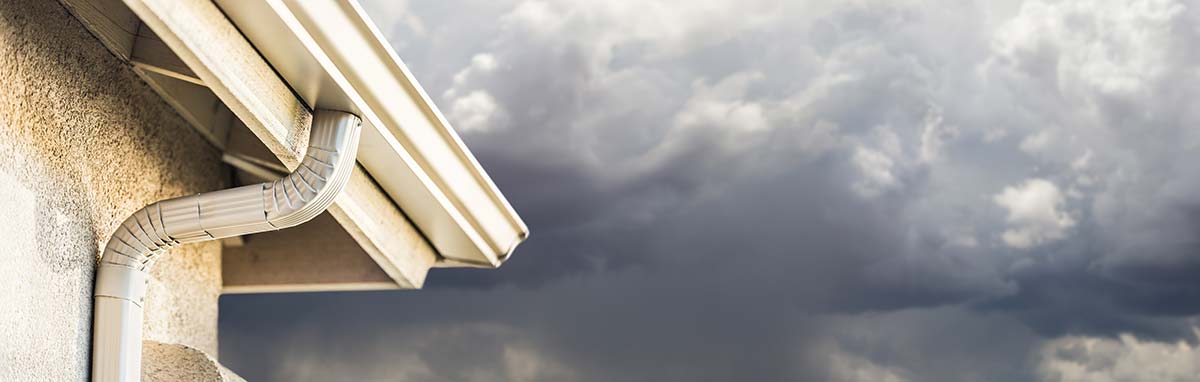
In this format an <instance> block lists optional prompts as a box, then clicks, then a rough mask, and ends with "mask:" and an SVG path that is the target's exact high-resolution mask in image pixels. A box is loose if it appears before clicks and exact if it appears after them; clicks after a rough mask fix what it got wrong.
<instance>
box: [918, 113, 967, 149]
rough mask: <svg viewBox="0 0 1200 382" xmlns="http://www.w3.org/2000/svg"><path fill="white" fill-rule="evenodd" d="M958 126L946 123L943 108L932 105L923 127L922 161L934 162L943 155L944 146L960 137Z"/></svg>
mask: <svg viewBox="0 0 1200 382" xmlns="http://www.w3.org/2000/svg"><path fill="white" fill-rule="evenodd" d="M958 134H959V131H958V128H957V127H955V126H952V125H947V124H946V123H945V117H944V116H943V114H942V109H941V108H940V107H937V106H930V107H929V110H928V111H926V113H925V121H924V127H923V128H922V129H921V153H920V155H921V157H920V159H921V161H922V162H932V161H934V160H937V159H938V158H939V157H941V155H942V150H943V148H944V146H945V145H946V144H947V143H949V142H950V141H952V140H954V139H955V138H958Z"/></svg>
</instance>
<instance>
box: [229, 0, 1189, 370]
mask: <svg viewBox="0 0 1200 382" xmlns="http://www.w3.org/2000/svg"><path fill="white" fill-rule="evenodd" d="M364 7H365V8H366V9H367V10H368V11H369V13H370V14H371V16H372V18H373V19H374V20H375V21H376V23H377V24H379V25H380V28H381V29H382V31H383V32H384V34H386V35H387V36H388V38H389V39H390V41H391V42H392V44H393V45H394V47H395V48H396V51H397V52H398V53H399V54H400V56H401V57H403V58H404V59H405V61H406V63H407V64H408V65H409V67H410V68H411V69H412V71H413V72H414V73H415V74H416V76H417V77H418V79H419V80H420V82H421V83H422V84H423V85H424V86H425V88H426V90H428V91H429V93H430V94H431V96H432V97H433V98H434V100H435V102H437V103H438V105H439V106H440V108H441V109H442V111H443V112H444V113H446V115H447V116H448V117H449V118H450V119H451V121H452V122H453V124H454V125H455V127H456V128H457V130H458V131H459V132H460V134H462V136H463V138H464V140H465V141H466V142H467V144H468V145H469V146H470V148H471V150H472V151H473V152H474V153H475V154H476V156H478V158H479V160H480V162H482V164H483V166H484V167H485V168H486V169H487V170H488V172H489V173H490V174H491V176H492V177H493V178H494V179H495V180H496V182H497V183H498V185H499V186H500V188H501V189H502V190H503V191H504V193H505V194H506V196H507V197H508V198H509V200H511V201H512V203H513V205H514V206H515V208H516V209H517V211H518V212H519V213H521V215H522V216H523V217H524V218H525V220H526V222H528V224H529V226H530V228H531V230H532V232H533V234H532V236H531V239H530V240H529V241H528V242H526V243H525V244H524V245H523V246H522V247H520V248H519V249H518V251H517V253H516V254H515V255H514V257H513V259H512V260H511V261H509V262H508V263H507V264H505V266H504V267H503V268H501V269H499V270H445V269H440V270H435V271H434V272H432V273H431V275H430V277H429V284H428V286H427V288H426V289H425V290H423V291H418V292H411V291H410V292H370V293H325V294H308V295H267V296H227V297H224V298H223V300H222V303H221V328H220V330H221V333H222V337H221V358H222V361H223V362H224V363H225V364H226V365H227V366H229V367H231V368H232V369H234V370H236V371H238V372H239V373H240V374H242V375H243V376H245V377H247V378H248V379H249V380H251V381H325V380H358V381H513V382H517V381H581V382H590V381H864V382H865V381H872V382H876V381H880V382H899V381H914V382H916V381H1082V380H1087V381H1148V380H1154V381H1172V380H1195V379H1196V378H1197V376H1200V348H1197V346H1200V345H1198V344H1197V340H1198V338H1197V333H1198V330H1200V329H1197V328H1200V326H1198V325H1200V321H1198V320H1197V317H1200V316H1197V315H1198V314H1200V107H1197V104H1196V102H1197V100H1200V3H1198V2H1196V1H1195V0H1121V1H1118V0H1072V1H1066V0H1024V1H1018V0H1013V1H988V0H977V1H962V0H944V1H943V0H929V1H911V0H886V1H885V0H854V1H843V0H813V1H761V0H695V1H649V0H628V1H627V0H606V1H592V0H561V1H538V0H506V1H496V0H456V1H411V2H396V1H365V0H364Z"/></svg>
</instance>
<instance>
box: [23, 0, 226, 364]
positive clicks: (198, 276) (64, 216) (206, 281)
mask: <svg viewBox="0 0 1200 382" xmlns="http://www.w3.org/2000/svg"><path fill="white" fill-rule="evenodd" d="M225 179H227V177H226V175H225V173H224V172H223V170H222V167H221V166H220V164H219V161H218V153H217V152H216V151H215V149H213V148H212V147H210V146H209V145H208V144H207V143H206V141H205V140H204V139H202V138H201V137H200V136H199V135H198V134H197V133H196V132H194V131H193V130H192V129H191V128H190V127H189V126H188V125H187V124H186V123H185V122H184V121H183V120H182V119H181V118H180V117H178V116H177V115H176V114H175V113H174V111H172V109H171V108H170V107H168V106H167V105H166V104H165V103H164V102H163V101H162V100H160V99H159V98H158V97H157V96H156V95H155V94H154V93H153V92H152V91H151V90H150V89H149V88H148V87H147V86H146V85H144V84H143V83H142V82H141V81H140V80H139V79H138V77H137V76H136V75H134V73H133V72H132V71H131V70H130V69H129V68H128V67H126V66H125V65H124V64H122V63H120V62H119V61H118V60H117V59H116V58H115V57H113V56H112V55H111V53H109V52H108V51H107V50H105V49H104V47H103V46H101V44H100V43H99V42H98V41H97V40H96V39H95V38H94V37H93V36H91V35H90V34H89V33H88V32H87V31H86V30H85V29H84V28H83V27H82V26H81V25H80V24H79V22H78V21H76V20H75V19H74V18H72V17H71V15H70V14H68V13H67V11H66V10H65V9H63V7H62V5H60V4H59V3H58V2H55V1H45V0H16V1H14V0H6V1H0V219H2V221H0V256H2V258H0V381H84V380H87V375H88V365H89V360H88V357H89V351H90V342H91V338H90V337H91V290H92V275H93V272H94V267H95V261H96V256H97V255H98V253H99V251H98V249H99V248H101V247H102V246H103V245H104V244H105V241H106V240H107V239H108V235H109V234H110V233H111V231H112V230H113V229H114V228H115V227H116V226H117V224H118V223H120V222H121V221H122V220H123V219H124V218H125V217H126V216H127V215H129V214H130V213H132V212H133V211H136V210H137V209H138V208H141V207H142V206H144V205H145V204H147V203H150V202H152V201H155V200H158V199H163V198H168V197H173V196H179V195H186V194H190V193H195V192H200V191H208V190H214V189H219V188H222V187H224V186H225ZM220 251H221V248H220V245H219V244H216V243H207V244H202V245H192V246H186V247H183V248H180V249H176V250H174V251H173V252H172V253H171V254H169V255H168V256H166V258H164V259H163V260H161V261H160V262H159V263H158V265H156V266H155V268H154V272H153V273H154V276H155V277H156V279H155V281H154V282H153V283H152V285H151V288H150V293H149V296H148V302H147V309H146V310H147V314H146V325H145V328H146V338H147V339H150V340H156V341H159V342H166V343H181V344H185V345H188V346H191V347H194V348H197V349H200V350H203V351H206V352H208V353H209V354H211V355H213V356H215V352H216V348H217V346H216V325H217V320H216V315H217V297H218V294H219V292H220V286H221V282H220V280H221V279H220V260H221V256H220Z"/></svg>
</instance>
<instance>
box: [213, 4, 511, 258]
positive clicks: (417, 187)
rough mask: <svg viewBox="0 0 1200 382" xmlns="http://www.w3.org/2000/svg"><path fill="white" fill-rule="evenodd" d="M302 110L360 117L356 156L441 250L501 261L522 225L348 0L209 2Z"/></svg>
mask: <svg viewBox="0 0 1200 382" xmlns="http://www.w3.org/2000/svg"><path fill="white" fill-rule="evenodd" d="M216 3H217V5H218V6H219V7H220V8H221V10H222V11H223V12H225V14H226V15H227V16H228V17H229V18H230V20H231V21H232V22H233V23H234V25H236V26H237V27H238V29H239V30H240V31H241V32H242V34H243V35H245V37H246V38H247V39H248V40H249V41H250V42H251V44H252V45H253V46H254V47H255V48H256V49H257V50H258V51H259V53H260V54H262V56H263V57H264V58H265V59H266V60H267V62H268V63H269V64H270V65H271V66H272V67H273V68H274V70H275V71H276V72H277V73H278V74H279V75H280V76H281V77H282V78H283V79H284V80H285V81H286V82H287V84H288V85H289V86H290V87H291V88H292V90H293V91H294V92H295V93H296V95H297V96H298V97H300V98H301V99H302V100H303V101H304V102H305V103H306V104H307V105H308V106H309V108H326V109H337V110H345V111H350V112H352V113H355V114H357V115H359V116H360V117H361V118H362V119H363V121H364V126H363V132H362V143H361V145H360V147H359V156H358V160H359V162H360V164H361V166H362V168H363V169H365V170H366V171H367V172H368V173H369V174H370V176H371V178H373V179H374V180H375V182H377V183H378V184H379V186H380V187H381V188H382V189H383V190H384V192H385V193H386V194H387V195H388V196H389V197H390V198H391V199H392V200H393V201H394V202H395V203H396V205H398V206H399V207H400V209H401V210H403V211H404V213H405V214H406V215H407V216H408V218H409V219H410V220H411V221H412V222H413V224H414V225H415V226H416V227H417V228H418V229H419V230H420V231H421V232H422V233H423V234H424V235H425V237H426V238H427V239H428V240H429V242H430V244H431V245H432V246H433V247H434V248H435V249H436V250H437V252H438V253H439V254H440V255H441V256H442V259H441V261H439V264H438V265H440V266H482V267H496V266H499V265H500V264H501V263H502V262H503V261H504V260H505V259H506V258H507V257H508V255H510V254H511V253H512V251H513V249H514V248H515V247H516V245H517V244H519V243H520V242H521V241H522V240H524V239H525V238H526V237H527V236H528V232H529V231H528V228H527V227H526V226H525V224H524V222H522V220H521V218H520V217H519V216H518V215H517V214H516V212H515V211H514V210H513V208H512V206H511V205H510V204H509V203H508V201H507V200H506V199H505V198H504V196H503V195H502V194H501V193H500V191H499V189H497V188H496V186H495V184H494V183H493V182H492V180H491V178H489V177H488V175H487V173H486V172H485V171H484V170H483V169H482V167H480V165H479V163H478V161H477V160H476V159H475V157H474V156H473V155H472V154H471V152H470V151H469V150H467V148H466V146H465V145H464V144H463V142H462V140H461V139H460V138H459V136H458V134H456V133H455V132H454V130H453V129H452V128H451V127H450V124H449V123H448V122H447V121H446V119H445V117H444V116H443V115H442V113H441V112H440V111H438V109H437V107H436V106H435V105H434V104H433V102H432V101H431V100H430V99H429V96H428V95H427V94H426V93H425V91H424V90H423V89H422V88H421V86H420V84H418V83H417V81H416V80H415V79H414V78H413V75H412V73H410V72H409V70H408V68H407V67H405V65H404V63H403V62H402V61H401V60H400V58H399V57H398V56H397V55H396V53H395V52H394V51H393V50H392V48H391V47H390V45H388V43H387V41H386V39H384V38H383V36H382V34H381V33H380V32H379V30H378V29H377V28H376V26H375V24H374V23H372V22H371V21H370V19H369V18H368V17H367V15H366V14H365V13H364V11H363V9H362V7H361V6H360V5H359V4H358V3H357V2H356V1H354V0H324V1H310V0H267V1H242V0H216Z"/></svg>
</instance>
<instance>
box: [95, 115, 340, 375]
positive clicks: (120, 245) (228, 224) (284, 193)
mask: <svg viewBox="0 0 1200 382" xmlns="http://www.w3.org/2000/svg"><path fill="white" fill-rule="evenodd" d="M360 128H361V121H360V120H359V119H358V117H356V116H354V115H353V114H349V113H344V112H339V111H331V110H320V111H317V112H316V113H314V116H313V124H312V131H311V138H310V139H309V147H308V151H307V153H306V154H305V157H304V159H303V160H302V161H301V163H300V166H299V167H297V168H296V170H295V171H293V172H292V173H291V174H288V175H287V176H285V177H283V178H281V179H279V180H276V181H274V182H269V183H260V184H254V185H248V186H240V187H235V188H230V189H225V190H219V191H214V192H208V193H202V194H197V195H190V196H184V197H179V198H174V199H168V200H163V201H159V202H155V203H152V204H150V205H149V206H146V207H144V208H142V209H141V210H138V211H137V212H135V213H134V214H133V215H132V216H130V217H129V218H128V219H126V220H125V221H124V222H123V223H121V225H120V226H118V227H117V230H116V232H114V233H113V235H112V237H111V238H109V240H108V244H107V245H106V246H105V248H104V253H103V254H102V255H101V257H100V264H99V266H98V267H97V269H96V287H95V291H94V295H95V308H94V309H95V313H94V322H93V334H92V335H93V343H92V380H93V381H95V382H136V381H139V380H140V379H141V347H142V333H141V330H142V309H143V303H144V301H145V296H146V283H147V282H148V281H149V275H148V273H147V272H148V270H149V267H150V266H151V265H153V263H154V261H155V260H156V259H157V258H158V257H159V256H160V255H162V254H163V253H165V252H166V251H167V250H168V249H170V248H172V247H174V246H177V245H179V244H183V243H191V242H199V241H207V240H214V239H219V238H223V237H230V236H238V235H246V234H252V233H257V232H265V231H273V230H278V229H283V228H288V227H292V226H296V225H299V224H301V223H304V222H306V221H309V220H311V219H312V218H314V217H316V216H317V215H319V214H320V213H321V212H324V211H325V210H326V209H327V208H329V206H330V205H331V204H333V201H334V199H335V198H336V197H337V194H338V193H340V192H341V190H342V188H344V187H345V185H346V183H347V182H348V180H349V179H350V174H351V172H352V171H353V170H354V167H355V156H356V151H357V148H358V139H359V131H360Z"/></svg>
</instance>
